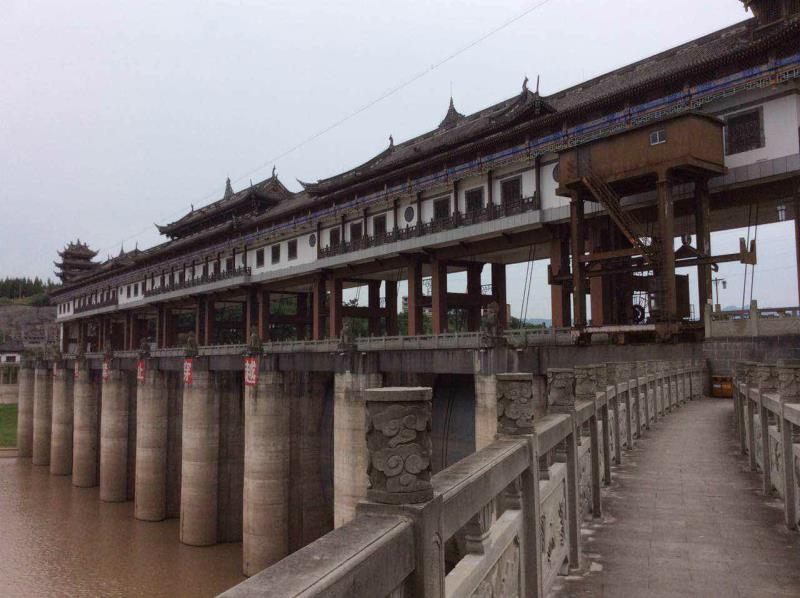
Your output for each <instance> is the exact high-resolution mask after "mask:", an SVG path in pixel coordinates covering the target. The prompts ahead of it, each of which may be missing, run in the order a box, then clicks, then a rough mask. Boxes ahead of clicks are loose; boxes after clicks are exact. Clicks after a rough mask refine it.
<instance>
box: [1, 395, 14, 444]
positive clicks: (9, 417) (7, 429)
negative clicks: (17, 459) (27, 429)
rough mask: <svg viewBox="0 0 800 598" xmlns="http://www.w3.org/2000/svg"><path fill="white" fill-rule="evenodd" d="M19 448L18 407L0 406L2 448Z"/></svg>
mask: <svg viewBox="0 0 800 598" xmlns="http://www.w3.org/2000/svg"><path fill="white" fill-rule="evenodd" d="M10 446H17V406H16V405H0V448H7V447H10Z"/></svg>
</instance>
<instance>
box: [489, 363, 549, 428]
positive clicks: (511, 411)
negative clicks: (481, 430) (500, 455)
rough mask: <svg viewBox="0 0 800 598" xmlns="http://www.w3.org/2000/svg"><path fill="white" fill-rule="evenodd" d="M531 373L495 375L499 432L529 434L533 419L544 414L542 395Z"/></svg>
mask: <svg viewBox="0 0 800 598" xmlns="http://www.w3.org/2000/svg"><path fill="white" fill-rule="evenodd" d="M539 389H540V386H539V385H537V384H534V383H533V376H532V375H531V374H498V375H497V431H498V433H500V434H510V435H517V434H530V433H532V432H533V422H534V420H536V419H538V418H539V417H542V416H543V415H544V414H545V411H546V407H545V401H544V397H542V396H540V395H539Z"/></svg>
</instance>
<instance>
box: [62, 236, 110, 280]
mask: <svg viewBox="0 0 800 598" xmlns="http://www.w3.org/2000/svg"><path fill="white" fill-rule="evenodd" d="M58 255H59V257H60V258H61V261H60V262H53V264H55V267H56V273H55V274H56V276H58V278H59V279H61V282H62V283H65V284H66V283H70V282H74V281H76V280H77V279H79V278H81V277H83V276H85V275H86V274H88V273H89V272H91V271H92V270H94V269H95V268H97V266H98V265H99V264H97V263H96V262H93V261H92V259H93V258H94V257H95V256H96V255H97V252H96V251H92V250H91V249H89V245H87V244H86V243H81V240H80V239H78V240H77V241H73V242H70V243H69V244H68V245H67V246H66V247H64V249H63V251H59V252H58Z"/></svg>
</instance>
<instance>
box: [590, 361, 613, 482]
mask: <svg viewBox="0 0 800 598" xmlns="http://www.w3.org/2000/svg"><path fill="white" fill-rule="evenodd" d="M590 367H592V368H593V369H594V379H595V384H596V385H597V390H598V391H600V392H602V393H603V399H602V401H603V403H602V407H600V422H601V424H602V428H603V430H602V432H603V435H602V443H603V481H604V483H605V485H606V486H608V485H609V484H611V461H612V459H613V452H612V449H613V443H612V439H611V415H610V411H609V407H608V371H607V368H606V366H605V364H600V365H594V366H590Z"/></svg>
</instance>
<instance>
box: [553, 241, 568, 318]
mask: <svg viewBox="0 0 800 598" xmlns="http://www.w3.org/2000/svg"><path fill="white" fill-rule="evenodd" d="M550 270H551V272H552V274H553V276H558V275H560V274H565V273H566V272H568V271H569V240H568V239H566V238H561V237H555V238H553V239H552V240H551V241H550ZM570 312H571V305H570V296H569V292H568V291H567V289H566V287H565V286H564V285H563V284H552V285H550V313H551V318H552V320H553V328H567V327H569V326H570V325H571V324H572V314H571V313H570Z"/></svg>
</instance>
